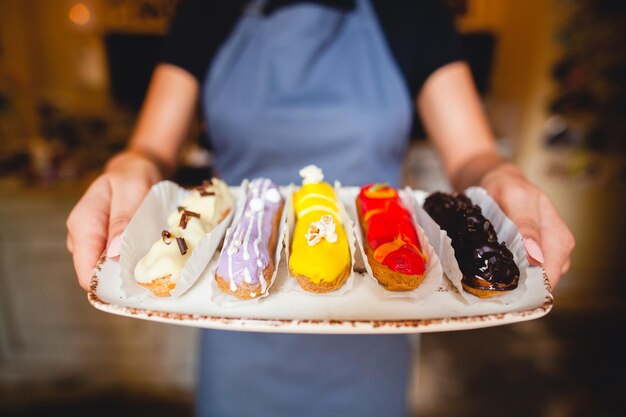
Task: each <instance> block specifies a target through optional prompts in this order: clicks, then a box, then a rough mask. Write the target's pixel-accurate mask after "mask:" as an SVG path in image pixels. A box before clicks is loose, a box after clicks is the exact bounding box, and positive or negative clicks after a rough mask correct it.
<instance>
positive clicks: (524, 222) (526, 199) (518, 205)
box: [497, 187, 544, 265]
mask: <svg viewBox="0 0 626 417" xmlns="http://www.w3.org/2000/svg"><path fill="white" fill-rule="evenodd" d="M497 202H498V204H499V205H500V207H501V208H502V210H503V211H504V212H505V213H506V215H507V216H508V217H509V218H510V219H511V221H512V222H513V223H514V224H515V226H516V227H517V230H518V231H519V233H520V234H521V235H522V238H523V242H524V248H525V249H526V253H527V255H528V260H529V262H530V264H531V265H541V264H543V262H544V255H543V252H542V250H541V229H540V210H539V198H538V196H534V195H532V194H531V193H529V191H528V190H526V189H524V188H522V187H519V188H517V187H516V188H510V189H508V190H506V191H505V192H503V193H501V195H500V196H499V201H497Z"/></svg>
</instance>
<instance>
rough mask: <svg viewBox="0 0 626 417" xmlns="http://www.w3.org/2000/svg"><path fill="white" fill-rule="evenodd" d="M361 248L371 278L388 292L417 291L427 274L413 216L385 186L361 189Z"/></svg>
mask: <svg viewBox="0 0 626 417" xmlns="http://www.w3.org/2000/svg"><path fill="white" fill-rule="evenodd" d="M355 203H356V209H357V215H358V220H359V224H360V226H361V233H362V241H363V248H364V250H365V254H366V256H367V262H368V263H369V265H370V267H371V269H372V273H373V274H374V278H376V280H377V281H378V282H379V283H380V284H381V285H382V286H383V287H385V289H387V290H389V291H409V290H414V289H415V288H417V287H418V286H419V285H420V284H421V282H422V281H423V280H424V276H425V273H426V256H425V255H424V252H423V251H422V246H421V244H420V241H419V238H418V236H417V230H416V229H415V224H414V223H413V215H412V214H411V213H410V212H409V210H408V209H407V208H406V207H405V206H404V204H403V203H402V200H400V196H399V195H398V191H397V190H396V189H395V188H393V187H391V186H389V185H387V184H369V185H366V186H363V187H361V190H360V192H359V194H358V196H357V198H356V202H355Z"/></svg>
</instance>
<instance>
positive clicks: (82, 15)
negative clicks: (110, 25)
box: [69, 3, 91, 26]
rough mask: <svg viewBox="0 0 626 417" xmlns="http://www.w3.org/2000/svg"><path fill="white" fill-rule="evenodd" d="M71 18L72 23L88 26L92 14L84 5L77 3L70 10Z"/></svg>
mask: <svg viewBox="0 0 626 417" xmlns="http://www.w3.org/2000/svg"><path fill="white" fill-rule="evenodd" d="M69 18H70V20H71V21H72V23H75V24H77V25H81V26H82V25H86V24H87V23H89V21H90V20H91V12H89V9H88V8H87V6H85V5H84V4H83V3H76V4H75V5H73V6H72V8H71V9H70V13H69Z"/></svg>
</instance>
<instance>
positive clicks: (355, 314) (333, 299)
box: [88, 258, 553, 334]
mask: <svg viewBox="0 0 626 417" xmlns="http://www.w3.org/2000/svg"><path fill="white" fill-rule="evenodd" d="M279 268H280V270H279V273H278V277H277V280H276V282H275V284H274V286H273V287H272V293H271V294H270V296H268V297H266V298H264V299H262V300H260V302H258V303H256V304H249V305H241V306H237V307H230V308H224V307H219V306H216V305H214V304H212V303H211V302H210V301H209V297H208V295H207V291H208V289H209V285H210V282H209V279H208V277H207V274H206V273H205V274H204V275H203V276H202V277H201V278H200V280H199V281H198V282H197V283H196V284H195V286H194V287H192V288H191V289H190V290H189V291H188V292H187V293H185V294H184V295H182V296H181V297H178V298H153V297H148V298H146V299H144V300H143V301H131V300H128V299H125V297H124V295H123V293H122V291H121V290H120V281H119V280H120V274H119V272H120V266H119V264H118V263H117V262H116V261H113V260H111V259H104V258H102V259H101V261H100V262H99V263H98V267H97V268H96V272H95V274H94V276H93V277H92V279H91V285H90V290H89V293H88V299H89V302H90V303H91V304H92V305H93V306H94V307H96V308H98V309H100V310H102V311H105V312H108V313H113V314H118V315H122V316H127V317H134V318H139V319H144V320H151V321H158V322H163V323H171V324H178V325H184V326H195V327H204V328H210V329H227V330H241V331H259V332H284V333H336V334H340V333H344V334H348V333H352V334H355V333H425V332H442V331H451V330H467V329H475V328H480V327H491V326H499V325H505V324H510V323H516V322H521V321H526V320H532V319H537V318H539V317H542V316H544V315H546V314H547V313H548V312H549V311H550V310H551V309H552V304H553V300H552V294H551V292H550V285H549V283H548V280H547V277H546V276H545V274H544V273H543V270H542V269H541V268H538V267H532V268H529V269H528V277H527V289H526V291H525V293H524V295H523V296H522V298H521V299H519V300H518V301H516V302H515V303H514V304H511V305H504V304H501V303H495V302H490V301H485V302H479V303H475V304H472V305H468V304H466V303H465V302H464V301H463V300H462V298H461V297H460V296H459V294H458V293H457V292H456V290H455V289H453V288H452V287H451V286H448V285H445V286H442V287H439V288H438V289H437V291H435V292H434V293H432V294H431V295H429V296H428V297H426V298H424V299H422V300H411V299H399V298H388V297H385V296H384V295H383V292H382V291H381V287H380V286H378V284H376V283H375V282H373V281H372V279H371V278H370V277H369V276H366V275H364V274H360V273H359V274H357V277H356V279H355V283H354V287H353V288H352V290H351V291H349V292H348V293H346V294H343V295H341V296H328V295H319V294H311V295H309V294H303V293H296V292H293V291H292V292H287V291H281V287H282V284H284V282H285V280H287V279H293V278H288V277H287V273H286V265H284V263H283V264H281V265H280V267H279Z"/></svg>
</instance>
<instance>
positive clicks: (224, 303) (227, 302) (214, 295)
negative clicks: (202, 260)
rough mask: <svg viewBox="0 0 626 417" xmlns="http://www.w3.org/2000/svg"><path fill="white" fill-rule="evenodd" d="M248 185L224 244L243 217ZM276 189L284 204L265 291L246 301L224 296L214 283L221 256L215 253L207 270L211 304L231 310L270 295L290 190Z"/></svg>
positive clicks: (283, 231) (282, 237)
mask: <svg viewBox="0 0 626 417" xmlns="http://www.w3.org/2000/svg"><path fill="white" fill-rule="evenodd" d="M248 184H249V183H246V184H242V186H241V192H240V198H239V200H238V204H237V210H236V214H235V218H234V220H233V222H232V223H231V225H230V227H229V228H228V230H227V231H226V236H225V238H224V242H226V241H228V239H229V236H230V234H231V233H232V232H233V231H234V229H235V228H236V226H237V224H238V223H239V220H240V219H241V216H243V212H244V209H245V207H246V195H247V191H248V187H247V186H248ZM278 189H279V192H280V194H281V195H282V196H283V199H284V204H283V211H282V213H281V215H280V220H279V224H278V238H277V239H276V252H275V253H274V273H273V274H272V277H271V280H270V282H269V283H268V285H267V289H266V290H265V292H264V293H263V294H261V295H259V296H258V297H255V298H250V299H247V300H242V299H239V298H237V297H235V296H233V295H231V294H226V293H224V292H223V291H221V290H220V289H219V287H218V286H217V281H215V273H216V272H217V263H218V261H219V257H220V256H221V252H220V253H216V254H215V256H214V257H213V259H212V260H211V263H210V264H209V267H208V268H207V271H208V277H209V279H210V280H211V285H210V286H209V290H210V292H209V300H210V301H211V302H212V303H213V304H215V305H218V306H220V307H224V308H231V307H236V306H240V305H247V304H255V303H258V302H259V300H261V299H263V298H265V297H267V296H268V295H269V294H270V288H272V287H273V286H274V284H275V283H276V277H277V275H278V269H279V265H280V261H281V257H282V253H283V249H284V245H285V239H286V235H287V227H286V225H287V196H288V195H289V190H291V188H290V187H278ZM224 250H225V246H223V247H222V251H224Z"/></svg>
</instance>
